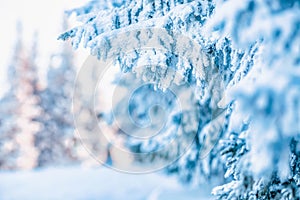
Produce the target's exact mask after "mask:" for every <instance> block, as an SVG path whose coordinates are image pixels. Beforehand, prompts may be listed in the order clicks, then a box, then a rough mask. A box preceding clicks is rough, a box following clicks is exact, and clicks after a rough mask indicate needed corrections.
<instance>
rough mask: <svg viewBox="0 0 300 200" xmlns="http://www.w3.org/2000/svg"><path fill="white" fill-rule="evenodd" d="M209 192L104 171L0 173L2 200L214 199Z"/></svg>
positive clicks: (156, 178) (72, 169)
mask: <svg viewBox="0 0 300 200" xmlns="http://www.w3.org/2000/svg"><path fill="white" fill-rule="evenodd" d="M210 191H211V189H210V188H203V187H202V188H201V187H200V188H199V187H198V188H197V187H190V188H188V187H187V186H185V187H184V186H183V185H181V184H179V183H178V182H177V180H176V179H175V178H174V177H168V176H163V175H161V174H160V173H158V172H156V173H151V174H142V175H133V174H126V173H120V172H116V171H113V170H111V169H108V168H104V167H101V168H82V167H61V168H48V169H43V170H35V171H18V172H3V171H2V172H0V199H1V200H19V199H22V200H27V199H28V200H35V199H36V200H40V199H43V200H47V199H49V200H60V199H72V200H77V199H78V200H81V199H84V200H86V199H87V200H92V199H97V200H98V199H105V200H114V199H130V200H135V199H145V200H157V199H174V200H176V199H184V200H189V199H212V196H210Z"/></svg>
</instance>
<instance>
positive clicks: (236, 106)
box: [59, 0, 300, 199]
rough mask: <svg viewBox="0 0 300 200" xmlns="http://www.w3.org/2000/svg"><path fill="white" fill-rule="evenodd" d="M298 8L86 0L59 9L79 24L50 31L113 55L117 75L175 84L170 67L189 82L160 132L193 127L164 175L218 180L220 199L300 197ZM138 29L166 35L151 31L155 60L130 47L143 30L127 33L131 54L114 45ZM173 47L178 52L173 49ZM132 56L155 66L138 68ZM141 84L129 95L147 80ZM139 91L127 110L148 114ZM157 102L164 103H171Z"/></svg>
mask: <svg viewBox="0 0 300 200" xmlns="http://www.w3.org/2000/svg"><path fill="white" fill-rule="evenodd" d="M299 11H300V4H299V1H292V0H291V1H283V0H275V1H269V0H247V1H238V0H229V1H224V2H223V1H218V2H215V1H204V0H198V1H197V0H195V1H189V0H186V1H185V0H167V1H159V0H148V1H142V0H140V1H139V0H133V1H109V2H106V1H105V2H104V3H103V1H101V2H100V1H91V2H90V3H88V4H87V5H86V6H84V7H82V8H79V9H74V10H72V11H69V12H68V13H70V14H71V13H75V14H76V15H77V16H78V20H79V21H81V22H82V25H80V26H78V27H75V28H73V29H71V30H69V31H67V32H66V33H64V34H62V35H61V36H60V37H59V38H60V39H63V40H67V39H71V40H72V44H73V46H74V47H75V48H78V46H79V44H80V43H82V44H83V46H84V47H88V48H90V50H91V54H92V55H95V56H97V57H98V59H100V60H105V59H108V58H111V57H113V58H114V59H115V64H116V65H119V66H120V68H121V70H122V71H123V72H124V73H132V74H134V76H132V79H136V77H141V79H143V80H144V81H145V80H146V81H149V80H154V81H155V85H156V86H155V87H157V88H158V89H162V90H166V89H168V88H169V87H171V86H172V85H173V84H178V82H177V78H176V76H174V74H173V73H167V72H168V70H169V69H172V70H174V71H175V72H176V74H179V75H181V76H182V77H183V78H182V79H183V80H184V82H185V83H188V84H189V88H192V89H193V95H192V96H191V97H190V98H188V100H187V101H188V102H189V103H190V105H192V106H191V107H187V108H186V109H184V110H181V111H180V112H179V113H175V114H174V116H173V118H172V119H173V120H171V121H170V122H169V123H167V125H166V126H165V127H164V131H165V132H168V131H169V132H170V133H172V134H174V132H175V134H179V135H186V137H188V136H189V135H190V134H191V132H193V133H195V139H194V143H193V144H192V146H191V147H190V150H189V151H188V152H187V153H186V154H185V155H184V156H183V157H181V158H180V159H179V160H177V161H176V162H174V163H173V164H172V165H170V166H168V167H167V168H166V171H167V172H168V173H171V174H176V175H178V176H179V177H180V179H181V180H182V181H184V182H195V183H204V182H207V181H211V183H212V184H218V185H220V186H218V187H215V189H214V190H213V191H212V192H213V194H214V195H216V197H217V198H219V199H299V198H300V191H299V185H300V177H299V175H300V160H299V156H300V144H299V139H300V138H299V136H300V70H299V69H300V15H299V13H300V12H299ZM137 29H139V30H147V33H148V34H150V38H151V34H152V30H157V29H160V30H163V31H165V32H166V33H167V35H168V36H169V38H171V39H166V38H163V37H159V36H157V35H155V36H156V37H154V38H152V39H153V40H154V41H156V43H155V44H158V45H160V48H161V49H163V50H165V51H166V53H165V54H163V55H162V56H161V57H159V60H158V61H157V59H158V57H157V56H156V49H155V46H153V48H150V50H149V51H148V52H147V53H145V52H143V51H142V50H141V49H139V48H138V45H139V44H140V46H142V45H145V43H147V41H145V40H143V39H144V38H145V37H144V36H143V35H142V34H141V35H140V34H135V35H131V36H130V37H131V38H132V39H133V40H134V41H135V42H136V43H137V46H135V47H134V48H133V49H130V50H131V51H132V52H133V53H131V54H128V55H127V54H126V53H124V52H126V51H128V49H127V48H128V45H127V46H126V43H125V42H124V43H125V44H123V45H121V46H117V47H118V48H115V47H116V41H118V35H119V34H122V33H124V32H128V31H129V32H130V31H131V30H137ZM163 35H164V34H163ZM182 35H184V36H186V37H189V38H191V39H192V41H193V42H192V43H191V44H190V45H191V46H185V48H182V46H178V44H179V43H178V40H179V39H180V38H181V36H182ZM148 38H149V35H148ZM124 41H126V40H124ZM195 45H196V46H199V47H200V48H201V51H196V52H201V53H199V54H198V55H194V54H193V52H192V51H189V49H193V48H195ZM179 51H180V52H182V55H181V57H178V56H176V52H179ZM182 57H183V58H182ZM184 59H186V62H185V61H184ZM140 60H143V61H145V60H146V61H148V62H149V61H155V62H156V63H157V66H160V67H156V68H154V69H153V67H152V68H147V67H145V68H143V70H142V71H138V70H136V69H135V68H136V67H137V65H138V62H139V61H140ZM199 63H200V66H199ZM153 77H154V78H153ZM132 82H134V81H132ZM166 82H167V83H166ZM123 86H125V87H126V86H128V88H130V87H133V86H132V85H130V84H129V85H126V84H123ZM144 90H145V91H141V92H140V94H137V96H138V95H141V96H140V97H142V96H143V95H145V94H147V90H152V88H151V87H149V88H144ZM179 93H180V92H179ZM141 99H143V98H136V101H137V102H136V104H138V105H139V106H136V108H138V111H136V112H138V113H142V114H141V115H140V116H141V121H143V120H145V121H147V115H143V113H146V112H147V109H148V108H147V103H146V105H145V104H143V103H144V102H143V101H141ZM164 100H166V101H168V98H165V99H164ZM138 101H140V102H138ZM166 105H169V108H168V109H169V110H171V111H172V110H173V107H172V106H174V104H173V103H172V102H171V103H169V104H166ZM212 113H218V115H212ZM143 116H144V117H145V119H143ZM208 116H209V117H208ZM211 116H212V117H211ZM179 124H180V126H178V125H179ZM169 139H170V138H169V137H168V134H167V136H166V137H164V138H158V139H157V140H156V139H153V140H149V141H146V142H140V143H137V142H136V141H132V140H129V141H128V144H127V145H128V147H129V148H131V149H134V150H135V151H137V152H143V151H145V149H147V150H149V149H152V150H155V148H157V147H159V145H160V144H161V143H162V142H164V140H169ZM181 142H182V141H177V143H176V144H175V145H174V148H171V149H168V151H160V154H159V155H156V157H158V158H164V159H168V155H169V154H173V153H175V154H176V153H178V152H180V147H181ZM207 144H212V145H208V146H213V148H212V149H209V151H205V150H203V148H204V149H205V147H207ZM203 152H207V154H204V153H203ZM155 159H156V158H155V156H154V157H151V158H149V159H148V160H147V159H146V160H139V162H142V163H145V164H151V162H149V161H153V160H155Z"/></svg>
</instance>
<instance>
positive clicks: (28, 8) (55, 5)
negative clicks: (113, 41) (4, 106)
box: [0, 0, 88, 95]
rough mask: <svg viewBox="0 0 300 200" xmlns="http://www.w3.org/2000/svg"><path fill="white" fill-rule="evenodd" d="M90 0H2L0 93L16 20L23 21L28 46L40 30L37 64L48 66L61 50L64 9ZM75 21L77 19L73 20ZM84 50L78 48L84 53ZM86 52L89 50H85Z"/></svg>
mask: <svg viewBox="0 0 300 200" xmlns="http://www.w3.org/2000/svg"><path fill="white" fill-rule="evenodd" d="M86 2H88V0H48V1H45V0H4V1H3V0H2V1H1V2H0V25H1V32H0V55H1V57H0V58H1V59H0V95H2V94H3V92H4V91H5V90H6V88H7V85H6V73H7V65H8V64H9V62H10V60H11V57H12V55H11V54H12V52H13V48H14V45H15V38H16V34H17V33H16V22H17V21H18V20H19V21H21V22H22V24H23V38H24V42H25V46H26V47H27V48H30V47H31V46H32V38H33V34H34V32H35V31H37V32H38V33H39V43H38V48H39V51H38V58H39V60H38V65H39V67H41V68H42V67H44V68H46V67H47V66H48V61H49V56H50V54H51V53H54V52H57V51H58V50H59V45H60V44H61V43H62V41H58V40H57V36H58V35H59V34H60V33H61V31H62V19H63V11H64V10H67V9H71V8H76V7H79V6H81V5H83V4H85V3H86ZM70 21H71V22H74V21H75V20H74V19H70ZM82 52H83V50H82V49H81V50H77V54H78V53H82ZM85 53H86V51H85Z"/></svg>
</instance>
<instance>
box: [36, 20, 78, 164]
mask: <svg viewBox="0 0 300 200" xmlns="http://www.w3.org/2000/svg"><path fill="white" fill-rule="evenodd" d="M63 28H64V29H65V28H67V22H66V20H63ZM61 49H62V50H61V52H60V53H58V54H55V55H52V57H51V60H50V65H49V68H48V72H47V87H46V88H44V89H43V90H40V91H39V96H40V99H41V101H40V107H41V111H42V114H41V116H39V117H38V118H36V121H38V122H40V123H41V124H42V125H43V126H42V128H41V129H40V130H39V131H38V132H37V134H36V135H35V140H34V143H35V146H36V148H37V149H38V152H39V155H38V159H37V167H45V166H51V165H52V166H54V165H63V164H72V163H75V162H76V161H78V156H77V155H76V147H75V142H76V139H75V136H74V123H73V116H72V113H71V109H72V108H71V105H72V92H73V85H74V81H75V77H76V70H75V65H74V63H73V59H74V58H73V53H72V51H71V48H70V47H68V45H67V44H64V45H62V48H61Z"/></svg>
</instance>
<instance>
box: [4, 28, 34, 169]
mask: <svg viewBox="0 0 300 200" xmlns="http://www.w3.org/2000/svg"><path fill="white" fill-rule="evenodd" d="M17 34H18V39H17V41H16V47H15V52H14V54H13V60H12V63H11V64H10V66H9V68H8V75H7V77H8V79H9V80H8V81H9V83H10V85H9V87H10V89H9V90H8V91H7V92H6V93H5V94H4V97H3V98H2V99H1V101H0V105H1V106H0V108H1V110H0V113H1V124H0V130H1V132H0V155H1V156H0V169H7V170H14V169H32V168H34V167H35V166H36V160H37V155H38V150H37V149H36V148H35V146H34V135H35V134H36V133H37V131H38V130H39V127H40V124H39V123H38V122H36V121H35V120H34V119H35V118H36V117H38V116H39V114H40V109H39V106H38V104H39V100H40V99H39V96H38V89H39V84H38V77H37V76H36V75H37V73H36V64H35V59H36V52H37V49H36V47H37V44H36V41H37V35H34V38H33V40H34V42H33V47H32V48H31V52H30V54H29V53H28V51H27V50H26V48H25V47H24V46H23V41H22V27H21V24H20V23H18V25H17Z"/></svg>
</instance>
